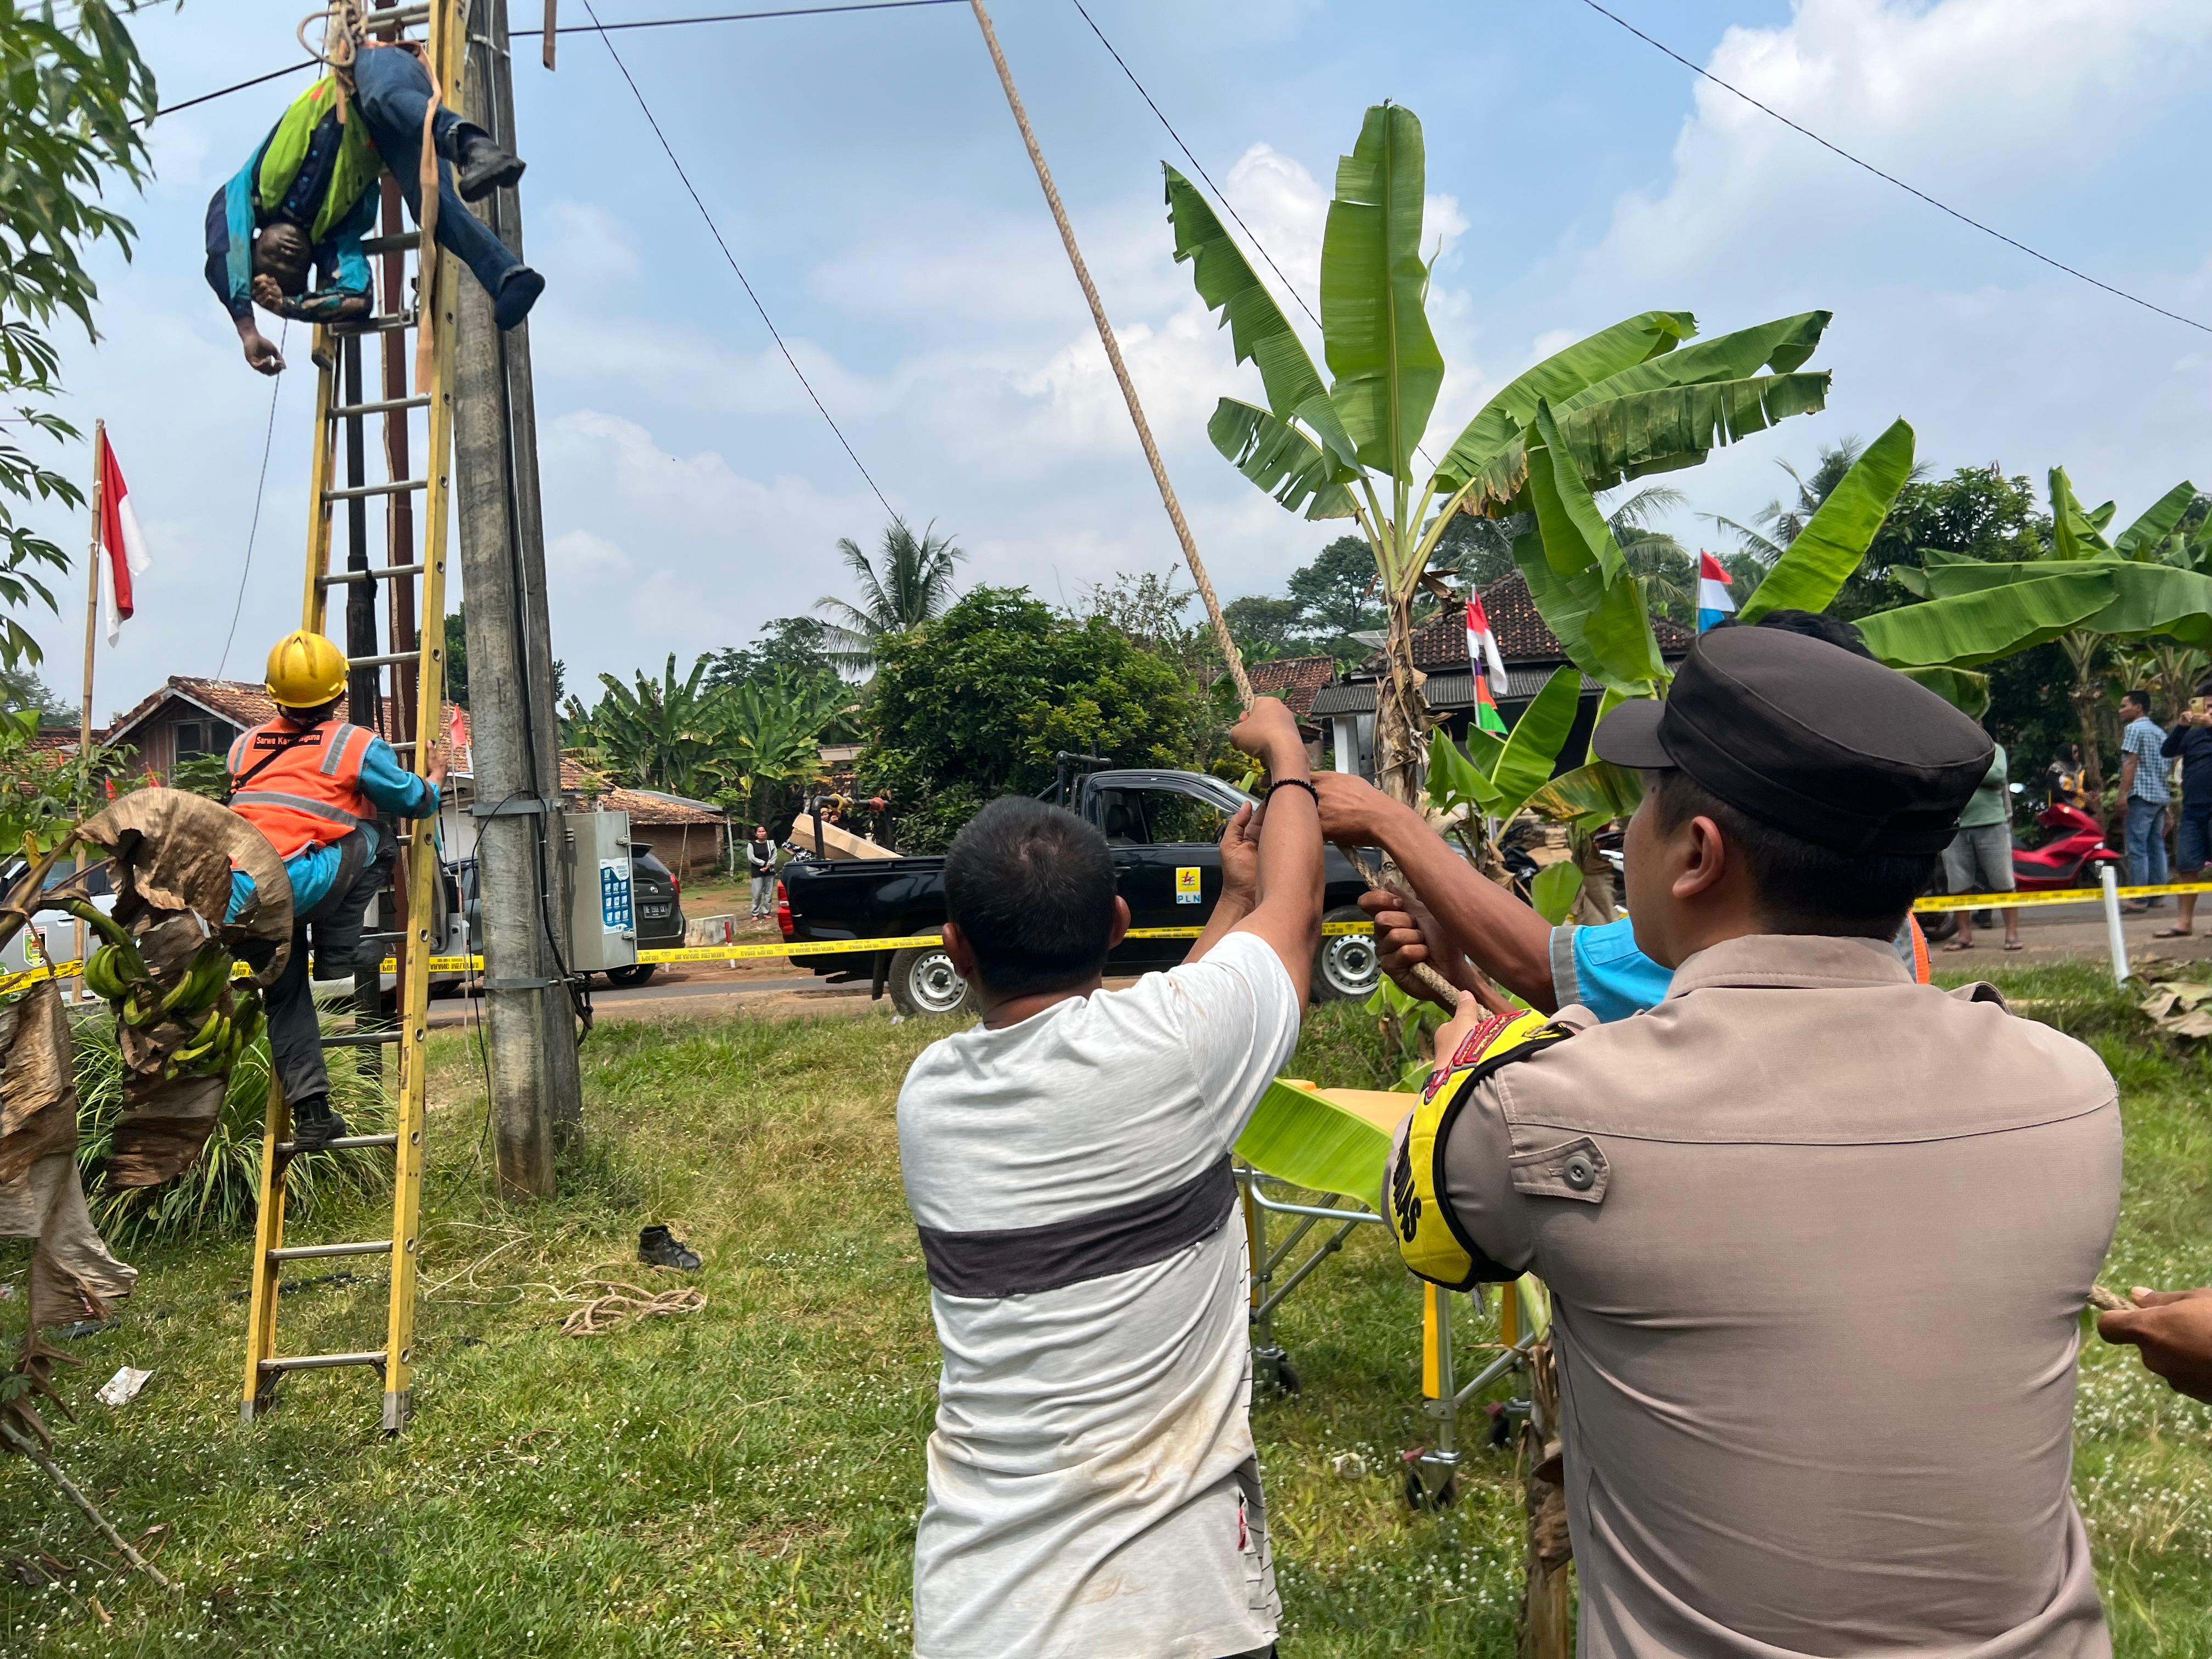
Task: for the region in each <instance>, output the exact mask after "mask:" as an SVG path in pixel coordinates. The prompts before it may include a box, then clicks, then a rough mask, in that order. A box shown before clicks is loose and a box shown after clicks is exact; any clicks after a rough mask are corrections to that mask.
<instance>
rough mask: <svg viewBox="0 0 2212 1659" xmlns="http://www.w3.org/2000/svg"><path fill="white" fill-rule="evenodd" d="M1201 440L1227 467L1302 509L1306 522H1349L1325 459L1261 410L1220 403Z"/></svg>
mask: <svg viewBox="0 0 2212 1659" xmlns="http://www.w3.org/2000/svg"><path fill="white" fill-rule="evenodd" d="M1206 436H1207V437H1209V438H1211V439H1212V440H1213V447H1215V448H1216V449H1218V450H1219V451H1220V452H1221V453H1222V454H1223V455H1224V456H1225V457H1226V458H1227V459H1228V461H1229V463H1230V465H1232V466H1234V467H1235V468H1236V469H1237V471H1239V472H1242V473H1243V475H1244V476H1245V477H1248V478H1249V479H1250V480H1251V481H1252V482H1253V483H1255V484H1257V485H1259V486H1260V488H1261V489H1264V490H1266V491H1267V494H1269V495H1272V496H1273V497H1274V498H1275V500H1276V501H1279V502H1280V503H1281V504H1282V505H1283V506H1285V507H1288V508H1290V509H1291V512H1293V513H1296V512H1297V511H1298V510H1299V509H1300V508H1301V507H1303V508H1304V510H1305V515H1306V517H1307V518H1309V519H1348V518H1350V517H1352V493H1351V491H1349V490H1347V489H1346V488H1345V487H1344V486H1343V485H1342V484H1340V483H1336V482H1335V481H1334V479H1335V473H1336V469H1335V468H1334V466H1333V465H1331V462H1330V458H1329V456H1328V453H1326V452H1325V451H1324V450H1322V447H1321V446H1320V445H1319V444H1317V443H1316V442H1315V441H1313V440H1312V439H1310V438H1309V437H1307V436H1306V435H1305V434H1304V433H1303V432H1300V431H1299V430H1298V429H1297V428H1295V427H1292V426H1290V425H1287V424H1285V422H1281V421H1279V420H1277V419H1276V418H1275V417H1274V416H1273V415H1270V414H1269V413H1268V412H1267V410H1264V409H1260V408H1257V407H1255V405H1253V404H1247V403H1240V402H1238V401H1237V399H1236V398H1223V399H1222V400H1221V401H1220V402H1219V403H1218V404H1216V405H1215V406H1214V410H1213V418H1212V420H1210V421H1208V422H1206Z"/></svg>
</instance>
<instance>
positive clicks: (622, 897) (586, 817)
mask: <svg viewBox="0 0 2212 1659" xmlns="http://www.w3.org/2000/svg"><path fill="white" fill-rule="evenodd" d="M561 821H562V828H563V829H564V830H565V831H566V833H565V834H564V835H563V836H562V842H561V845H562V856H563V857H564V858H565V859H566V860H568V905H569V909H568V969H569V971H570V972H571V973H577V974H596V973H605V971H606V970H607V969H610V968H627V967H629V966H630V965H631V964H632V963H635V961H636V960H637V902H636V898H635V884H634V883H633V882H632V881H631V879H630V869H629V813H627V812H563V813H562V815H561Z"/></svg>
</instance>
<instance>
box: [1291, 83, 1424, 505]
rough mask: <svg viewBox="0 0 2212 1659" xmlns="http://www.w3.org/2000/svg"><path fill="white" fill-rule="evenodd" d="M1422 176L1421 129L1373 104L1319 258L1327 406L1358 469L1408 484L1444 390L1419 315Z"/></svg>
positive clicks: (1343, 164)
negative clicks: (1330, 379)
mask: <svg viewBox="0 0 2212 1659" xmlns="http://www.w3.org/2000/svg"><path fill="white" fill-rule="evenodd" d="M1426 179H1427V168H1426V163H1425V158H1424V154H1423V149H1422V143H1421V124H1420V122H1419V119H1418V118H1416V117H1415V116H1414V114H1413V111H1411V110H1409V109H1407V108H1405V107H1403V106H1401V105H1397V104H1376V105H1375V106H1372V107H1371V108H1370V109H1369V110H1368V112H1367V118H1366V119H1365V120H1364V121H1363V122H1362V123H1361V124H1360V128H1359V138H1358V142H1357V143H1355V144H1354V145H1353V146H1352V154H1351V155H1346V156H1343V157H1341V158H1340V159H1339V161H1338V162H1337V167H1336V195H1335V197H1334V200H1332V201H1331V202H1330V203H1329V204H1328V226H1327V228H1326V229H1325V230H1324V232H1323V233H1322V249H1321V331H1322V345H1323V348H1324V349H1325V351H1326V353H1327V356H1328V367H1329V373H1330V374H1333V375H1334V376H1335V384H1334V386H1332V387H1331V388H1330V392H1329V395H1330V398H1331V400H1332V401H1333V402H1334V404H1335V405H1336V410H1337V413H1338V415H1339V416H1340V417H1341V418H1342V420H1343V422H1344V429H1345V430H1346V432H1347V433H1348V434H1349V435H1351V437H1352V442H1353V444H1354V445H1355V446H1356V447H1357V449H1358V457H1359V459H1360V461H1361V462H1362V463H1363V464H1364V465H1368V466H1370V467H1373V468H1375V469H1376V470H1377V471H1383V472H1387V473H1389V474H1390V476H1391V477H1395V478H1405V477H1411V476H1412V471H1413V448H1414V446H1415V445H1417V444H1419V442H1420V441H1421V435H1422V434H1423V433H1424V432H1425V431H1426V430H1427V429H1428V425H1429V414H1430V411H1431V410H1433V409H1434V408H1435V407H1436V401H1437V389H1438V388H1439V387H1441V386H1443V378H1444V359H1443V352H1442V351H1440V350H1438V349H1437V342H1436V337H1435V336H1434V335H1433V334H1431V333H1430V331H1429V319H1428V315H1427V313H1426V311H1425V308H1424V301H1425V299H1426V297H1427V293H1428V286H1429V268H1428V266H1427V265H1425V264H1423V263H1422V260H1421V211H1422V193H1423V191H1424V190H1425V187H1426Z"/></svg>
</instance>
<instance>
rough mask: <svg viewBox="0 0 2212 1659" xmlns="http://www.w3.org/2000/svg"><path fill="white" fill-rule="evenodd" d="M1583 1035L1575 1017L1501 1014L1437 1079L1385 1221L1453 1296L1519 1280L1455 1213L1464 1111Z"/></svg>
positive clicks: (1412, 1131) (1388, 1186) (1416, 1117)
mask: <svg viewBox="0 0 2212 1659" xmlns="http://www.w3.org/2000/svg"><path fill="white" fill-rule="evenodd" d="M1582 1029H1583V1027H1582V1025H1581V1024H1578V1023H1577V1022H1576V1021H1575V1020H1574V1019H1573V1018H1571V1017H1570V1018H1565V1019H1562V1018H1556V1017H1554V1016H1551V1015H1547V1014H1540V1013H1537V1012H1534V1011H1533V1010H1526V1009H1524V1010H1517V1011H1515V1012H1510V1013H1504V1014H1494V1015H1492V1017H1491V1018H1488V1019H1486V1020H1485V1021H1483V1022H1482V1024H1480V1025H1478V1026H1476V1027H1475V1028H1474V1030H1473V1031H1471V1032H1469V1033H1468V1036H1467V1037H1466V1039H1465V1040H1464V1041H1463V1042H1461V1044H1460V1046H1459V1048H1458V1049H1457V1050H1456V1051H1455V1053H1454V1054H1453V1055H1452V1057H1451V1059H1450V1060H1449V1061H1448V1062H1446V1063H1444V1064H1442V1065H1439V1066H1437V1069H1436V1070H1435V1071H1434V1072H1433V1073H1431V1074H1430V1077H1429V1081H1428V1085H1427V1086H1426V1087H1425V1088H1424V1089H1423V1090H1422V1091H1421V1102H1420V1104H1419V1106H1417V1107H1415V1108H1414V1109H1413V1117H1412V1119H1411V1120H1410V1121H1408V1122H1407V1126H1406V1133H1405V1138H1404V1139H1402V1140H1401V1141H1400V1142H1399V1144H1398V1146H1396V1147H1395V1149H1394V1151H1393V1152H1392V1155H1391V1158H1390V1163H1389V1168H1388V1169H1387V1170H1386V1171H1385V1174H1384V1181H1383V1188H1384V1190H1383V1217H1384V1219H1385V1221H1386V1222H1387V1223H1388V1224H1389V1228H1390V1233H1391V1237H1394V1238H1395V1239H1396V1241H1397V1243H1398V1253H1399V1255H1401V1256H1403V1257H1404V1258H1405V1261H1406V1265H1407V1267H1409V1268H1411V1269H1412V1270H1413V1273H1415V1274H1416V1275H1417V1276H1419V1277H1420V1278H1422V1279H1427V1280H1429V1281H1430V1282H1431V1284H1436V1285H1443V1287H1444V1288H1445V1289H1447V1290H1453V1291H1464V1290H1468V1289H1471V1288H1472V1287H1473V1286H1474V1285H1477V1284H1480V1283H1484V1282H1487V1281H1494V1280H1497V1279H1510V1278H1512V1277H1513V1275H1512V1274H1511V1273H1505V1272H1504V1270H1503V1269H1501V1268H1500V1267H1498V1264H1497V1263H1496V1262H1494V1261H1491V1259H1490V1258H1489V1257H1488V1256H1487V1255H1484V1254H1483V1251H1482V1247H1481V1246H1480V1245H1479V1244H1477V1243H1475V1242H1474V1239H1473V1238H1471V1237H1468V1232H1467V1230H1466V1229H1465V1228H1463V1227H1462V1226H1461V1225H1460V1222H1459V1218H1458V1217H1456V1216H1455V1215H1454V1214H1453V1213H1452V1212H1451V1201H1450V1200H1449V1198H1448V1197H1447V1196H1446V1188H1445V1185H1444V1174H1443V1152H1444V1147H1445V1146H1446V1144H1447V1143H1448V1142H1449V1139H1450V1138H1451V1130H1452V1125H1453V1123H1454V1122H1455V1121H1456V1120H1457V1119H1458V1116H1459V1113H1460V1109H1461V1108H1462V1106H1464V1105H1465V1104H1466V1103H1467V1101H1468V1097H1470V1096H1471V1095H1472V1094H1473V1092H1474V1089H1475V1088H1476V1086H1477V1085H1480V1083H1481V1082H1482V1081H1483V1079H1486V1078H1488V1077H1491V1076H1492V1075H1493V1074H1495V1073H1497V1072H1498V1070H1499V1069H1501V1068H1502V1067H1504V1066H1510V1065H1512V1064H1514V1063H1515V1062H1516V1061H1517V1060H1527V1059H1529V1058H1531V1057H1532V1056H1534V1055H1536V1054H1541V1053H1542V1052H1543V1051H1544V1050H1545V1049H1547V1048H1553V1047H1556V1046H1557V1045H1558V1044H1559V1043H1562V1042H1565V1041H1566V1040H1567V1039H1568V1038H1569V1037H1571V1036H1574V1034H1575V1033H1576V1032H1577V1031H1578V1030H1582Z"/></svg>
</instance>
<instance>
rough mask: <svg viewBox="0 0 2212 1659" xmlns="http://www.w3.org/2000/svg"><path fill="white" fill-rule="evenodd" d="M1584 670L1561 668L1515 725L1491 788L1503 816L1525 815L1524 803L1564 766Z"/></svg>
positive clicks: (1570, 667)
mask: <svg viewBox="0 0 2212 1659" xmlns="http://www.w3.org/2000/svg"><path fill="white" fill-rule="evenodd" d="M1582 696H1583V671H1582V670H1581V669H1579V668H1577V667H1576V666H1575V665H1573V664H1572V663H1570V664H1568V665H1566V666H1565V668H1560V669H1555V670H1554V671H1553V674H1552V678H1549V679H1548V680H1546V681H1545V682H1544V689H1543V690H1541V691H1539V692H1538V693H1537V694H1536V695H1535V696H1534V697H1533V698H1531V699H1530V700H1529V702H1528V708H1524V709H1522V711H1521V718H1520V719H1519V720H1516V721H1514V722H1513V730H1512V732H1511V733H1510V735H1509V736H1508V737H1507V738H1506V739H1505V749H1504V752H1503V753H1502V754H1500V755H1499V756H1498V763H1497V765H1496V766H1494V767H1492V769H1491V773H1490V782H1491V787H1492V788H1493V789H1494V790H1496V792H1497V795H1498V801H1497V804H1496V805H1494V806H1493V807H1492V809H1491V810H1492V811H1494V812H1496V813H1497V814H1498V817H1511V816H1512V815H1513V814H1514V813H1516V812H1517V811H1520V810H1521V805H1522V802H1523V801H1525V800H1527V799H1528V797H1529V796H1530V795H1532V794H1534V793H1536V791H1537V790H1539V789H1541V788H1542V787H1544V784H1545V782H1546V781H1547V779H1549V778H1550V777H1551V775H1552V770H1553V768H1554V767H1556V766H1557V765H1558V764H1559V750H1561V748H1563V747H1564V746H1565V744H1566V741H1567V734H1568V732H1571V731H1572V730H1573V729H1574V724H1575V711H1576V709H1577V708H1578V707H1579V706H1580V704H1581V702H1582Z"/></svg>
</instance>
